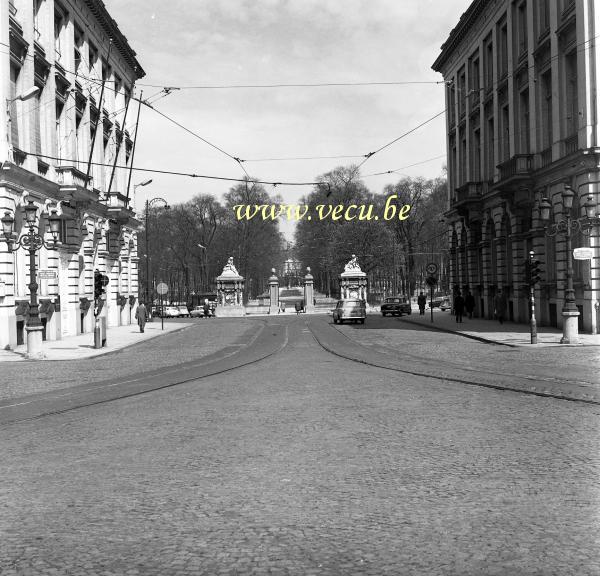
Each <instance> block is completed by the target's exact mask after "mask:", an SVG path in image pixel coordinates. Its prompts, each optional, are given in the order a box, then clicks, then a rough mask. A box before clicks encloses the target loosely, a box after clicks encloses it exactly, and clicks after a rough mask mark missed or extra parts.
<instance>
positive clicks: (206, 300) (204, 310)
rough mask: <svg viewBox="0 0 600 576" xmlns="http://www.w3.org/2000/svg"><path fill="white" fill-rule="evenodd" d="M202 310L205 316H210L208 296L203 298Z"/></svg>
mask: <svg viewBox="0 0 600 576" xmlns="http://www.w3.org/2000/svg"><path fill="white" fill-rule="evenodd" d="M202 312H203V313H204V317H205V318H208V317H209V316H210V304H209V303H208V298H205V299H204V305H203V306H202Z"/></svg>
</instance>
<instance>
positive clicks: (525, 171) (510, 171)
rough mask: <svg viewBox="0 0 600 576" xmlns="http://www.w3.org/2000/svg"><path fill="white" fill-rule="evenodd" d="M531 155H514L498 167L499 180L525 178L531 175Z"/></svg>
mask: <svg viewBox="0 0 600 576" xmlns="http://www.w3.org/2000/svg"><path fill="white" fill-rule="evenodd" d="M532 158H533V156H532V155H531V154H515V155H514V156H513V157H512V158H511V159H510V160H507V161H506V162H503V163H502V164H499V165H498V169H499V170H500V180H501V181H502V180H510V179H512V178H515V177H518V178H522V177H526V178H529V176H530V175H531V160H532Z"/></svg>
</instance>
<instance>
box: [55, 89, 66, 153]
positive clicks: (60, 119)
mask: <svg viewBox="0 0 600 576" xmlns="http://www.w3.org/2000/svg"><path fill="white" fill-rule="evenodd" d="M64 107H65V106H64V104H63V103H62V102H60V101H59V100H57V101H56V152H57V156H58V157H59V158H62V157H63V152H66V150H64V148H65V147H66V140H67V138H66V133H65V127H64V124H65V122H64V116H65V115H64V114H63V112H64Z"/></svg>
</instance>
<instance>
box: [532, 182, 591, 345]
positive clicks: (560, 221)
mask: <svg viewBox="0 0 600 576" xmlns="http://www.w3.org/2000/svg"><path fill="white" fill-rule="evenodd" d="M588 184H597V182H586V183H585V184H583V186H585V185H588ZM575 195H576V193H575V191H574V190H573V189H572V188H571V187H570V186H565V188H564V190H563V192H562V193H561V196H562V208H563V213H562V216H561V217H558V218H557V219H556V220H555V221H554V222H552V223H551V224H550V223H549V222H550V210H551V208H552V205H551V204H550V202H548V199H547V198H542V202H541V203H540V218H541V220H542V221H543V222H546V223H549V225H548V226H546V236H551V237H554V236H557V235H561V236H564V238H565V241H566V252H567V274H566V280H567V288H566V290H565V300H564V303H563V309H562V316H563V336H562V338H561V340H560V343H561V344H577V343H578V342H579V327H578V316H579V310H578V309H577V305H576V303H575V289H574V288H573V254H572V248H571V230H577V231H581V232H583V233H584V234H590V232H591V229H592V228H593V227H594V226H598V225H600V218H599V217H598V216H596V214H595V212H596V203H595V202H594V197H593V196H592V194H589V196H588V199H587V202H586V203H585V204H584V206H583V207H584V209H585V216H582V217H581V218H572V217H571V208H572V207H573V198H574V197H575Z"/></svg>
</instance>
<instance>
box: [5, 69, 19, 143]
mask: <svg viewBox="0 0 600 576" xmlns="http://www.w3.org/2000/svg"><path fill="white" fill-rule="evenodd" d="M19 73H20V69H19V68H17V67H16V66H13V65H12V64H11V66H10V99H11V100H12V99H13V98H15V97H16V96H17V87H18V84H19ZM8 113H9V120H10V137H11V144H12V146H14V147H15V148H18V147H19V114H18V106H17V101H16V100H12V101H11V103H10V110H9V111H8Z"/></svg>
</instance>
